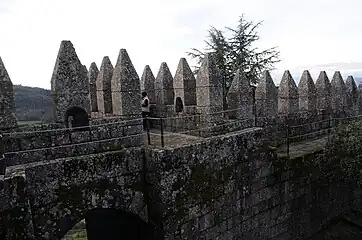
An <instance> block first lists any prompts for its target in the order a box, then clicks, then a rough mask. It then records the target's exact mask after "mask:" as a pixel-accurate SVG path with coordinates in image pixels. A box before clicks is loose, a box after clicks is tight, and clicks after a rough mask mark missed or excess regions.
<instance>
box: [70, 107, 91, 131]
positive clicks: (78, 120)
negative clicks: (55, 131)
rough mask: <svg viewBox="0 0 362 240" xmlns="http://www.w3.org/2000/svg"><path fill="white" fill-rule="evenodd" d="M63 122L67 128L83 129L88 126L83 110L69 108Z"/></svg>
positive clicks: (86, 116)
mask: <svg viewBox="0 0 362 240" xmlns="http://www.w3.org/2000/svg"><path fill="white" fill-rule="evenodd" d="M64 122H65V126H66V127H67V128H77V127H84V126H89V117H88V114H87V112H86V111H85V110H84V109H83V108H80V107H71V108H69V109H68V110H67V111H66V112H65V116H64ZM77 130H81V129H77Z"/></svg>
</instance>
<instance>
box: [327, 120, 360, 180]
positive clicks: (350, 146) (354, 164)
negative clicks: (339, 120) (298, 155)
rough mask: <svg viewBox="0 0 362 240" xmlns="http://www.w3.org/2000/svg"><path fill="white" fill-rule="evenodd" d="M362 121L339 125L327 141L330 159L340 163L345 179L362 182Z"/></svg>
mask: <svg viewBox="0 0 362 240" xmlns="http://www.w3.org/2000/svg"><path fill="white" fill-rule="evenodd" d="M361 142H362V122H361V121H352V122H350V123H348V124H343V125H339V126H338V127H336V129H335V131H334V133H333V134H332V136H331V138H330V139H329V141H328V143H327V149H328V151H329V152H328V159H329V161H332V162H334V163H338V164H339V167H340V169H341V171H342V172H341V175H342V176H343V177H344V179H345V180H350V181H351V183H356V184H358V185H360V184H361V183H362V182H361V180H362V178H361V173H362V144H361Z"/></svg>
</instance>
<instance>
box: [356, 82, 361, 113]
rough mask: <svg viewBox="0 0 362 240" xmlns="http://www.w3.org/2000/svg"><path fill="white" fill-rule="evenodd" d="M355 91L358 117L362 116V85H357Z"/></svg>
mask: <svg viewBox="0 0 362 240" xmlns="http://www.w3.org/2000/svg"><path fill="white" fill-rule="evenodd" d="M357 91H358V101H357V105H358V107H357V108H358V115H362V83H360V84H359V85H358V89H357Z"/></svg>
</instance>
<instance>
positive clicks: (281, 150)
mask: <svg viewBox="0 0 362 240" xmlns="http://www.w3.org/2000/svg"><path fill="white" fill-rule="evenodd" d="M327 141H328V136H323V137H320V138H317V139H308V140H304V141H301V142H294V143H291V144H290V145H289V159H295V158H299V157H302V156H305V155H308V154H311V153H314V152H318V151H321V150H323V149H325V145H326V143H327ZM287 148H288V146H287V144H283V145H281V146H280V147H278V149H277V153H278V156H279V157H287V154H288V153H287Z"/></svg>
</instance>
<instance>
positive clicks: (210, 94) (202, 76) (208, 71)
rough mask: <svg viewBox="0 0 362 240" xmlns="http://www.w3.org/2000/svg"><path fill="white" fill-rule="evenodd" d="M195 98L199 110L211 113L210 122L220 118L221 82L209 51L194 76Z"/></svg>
mask: <svg viewBox="0 0 362 240" xmlns="http://www.w3.org/2000/svg"><path fill="white" fill-rule="evenodd" d="M196 98H197V100H196V101H197V106H198V108H199V111H200V112H201V113H205V114H211V115H210V116H209V120H210V122H213V121H220V120H221V119H222V114H220V112H221V111H223V90H222V82H221V76H220V72H219V69H218V68H217V66H216V63H215V59H214V56H213V55H212V54H211V53H207V54H205V57H204V59H203V61H202V64H201V67H200V69H199V72H198V74H197V76H196ZM215 113H218V114H215Z"/></svg>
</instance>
